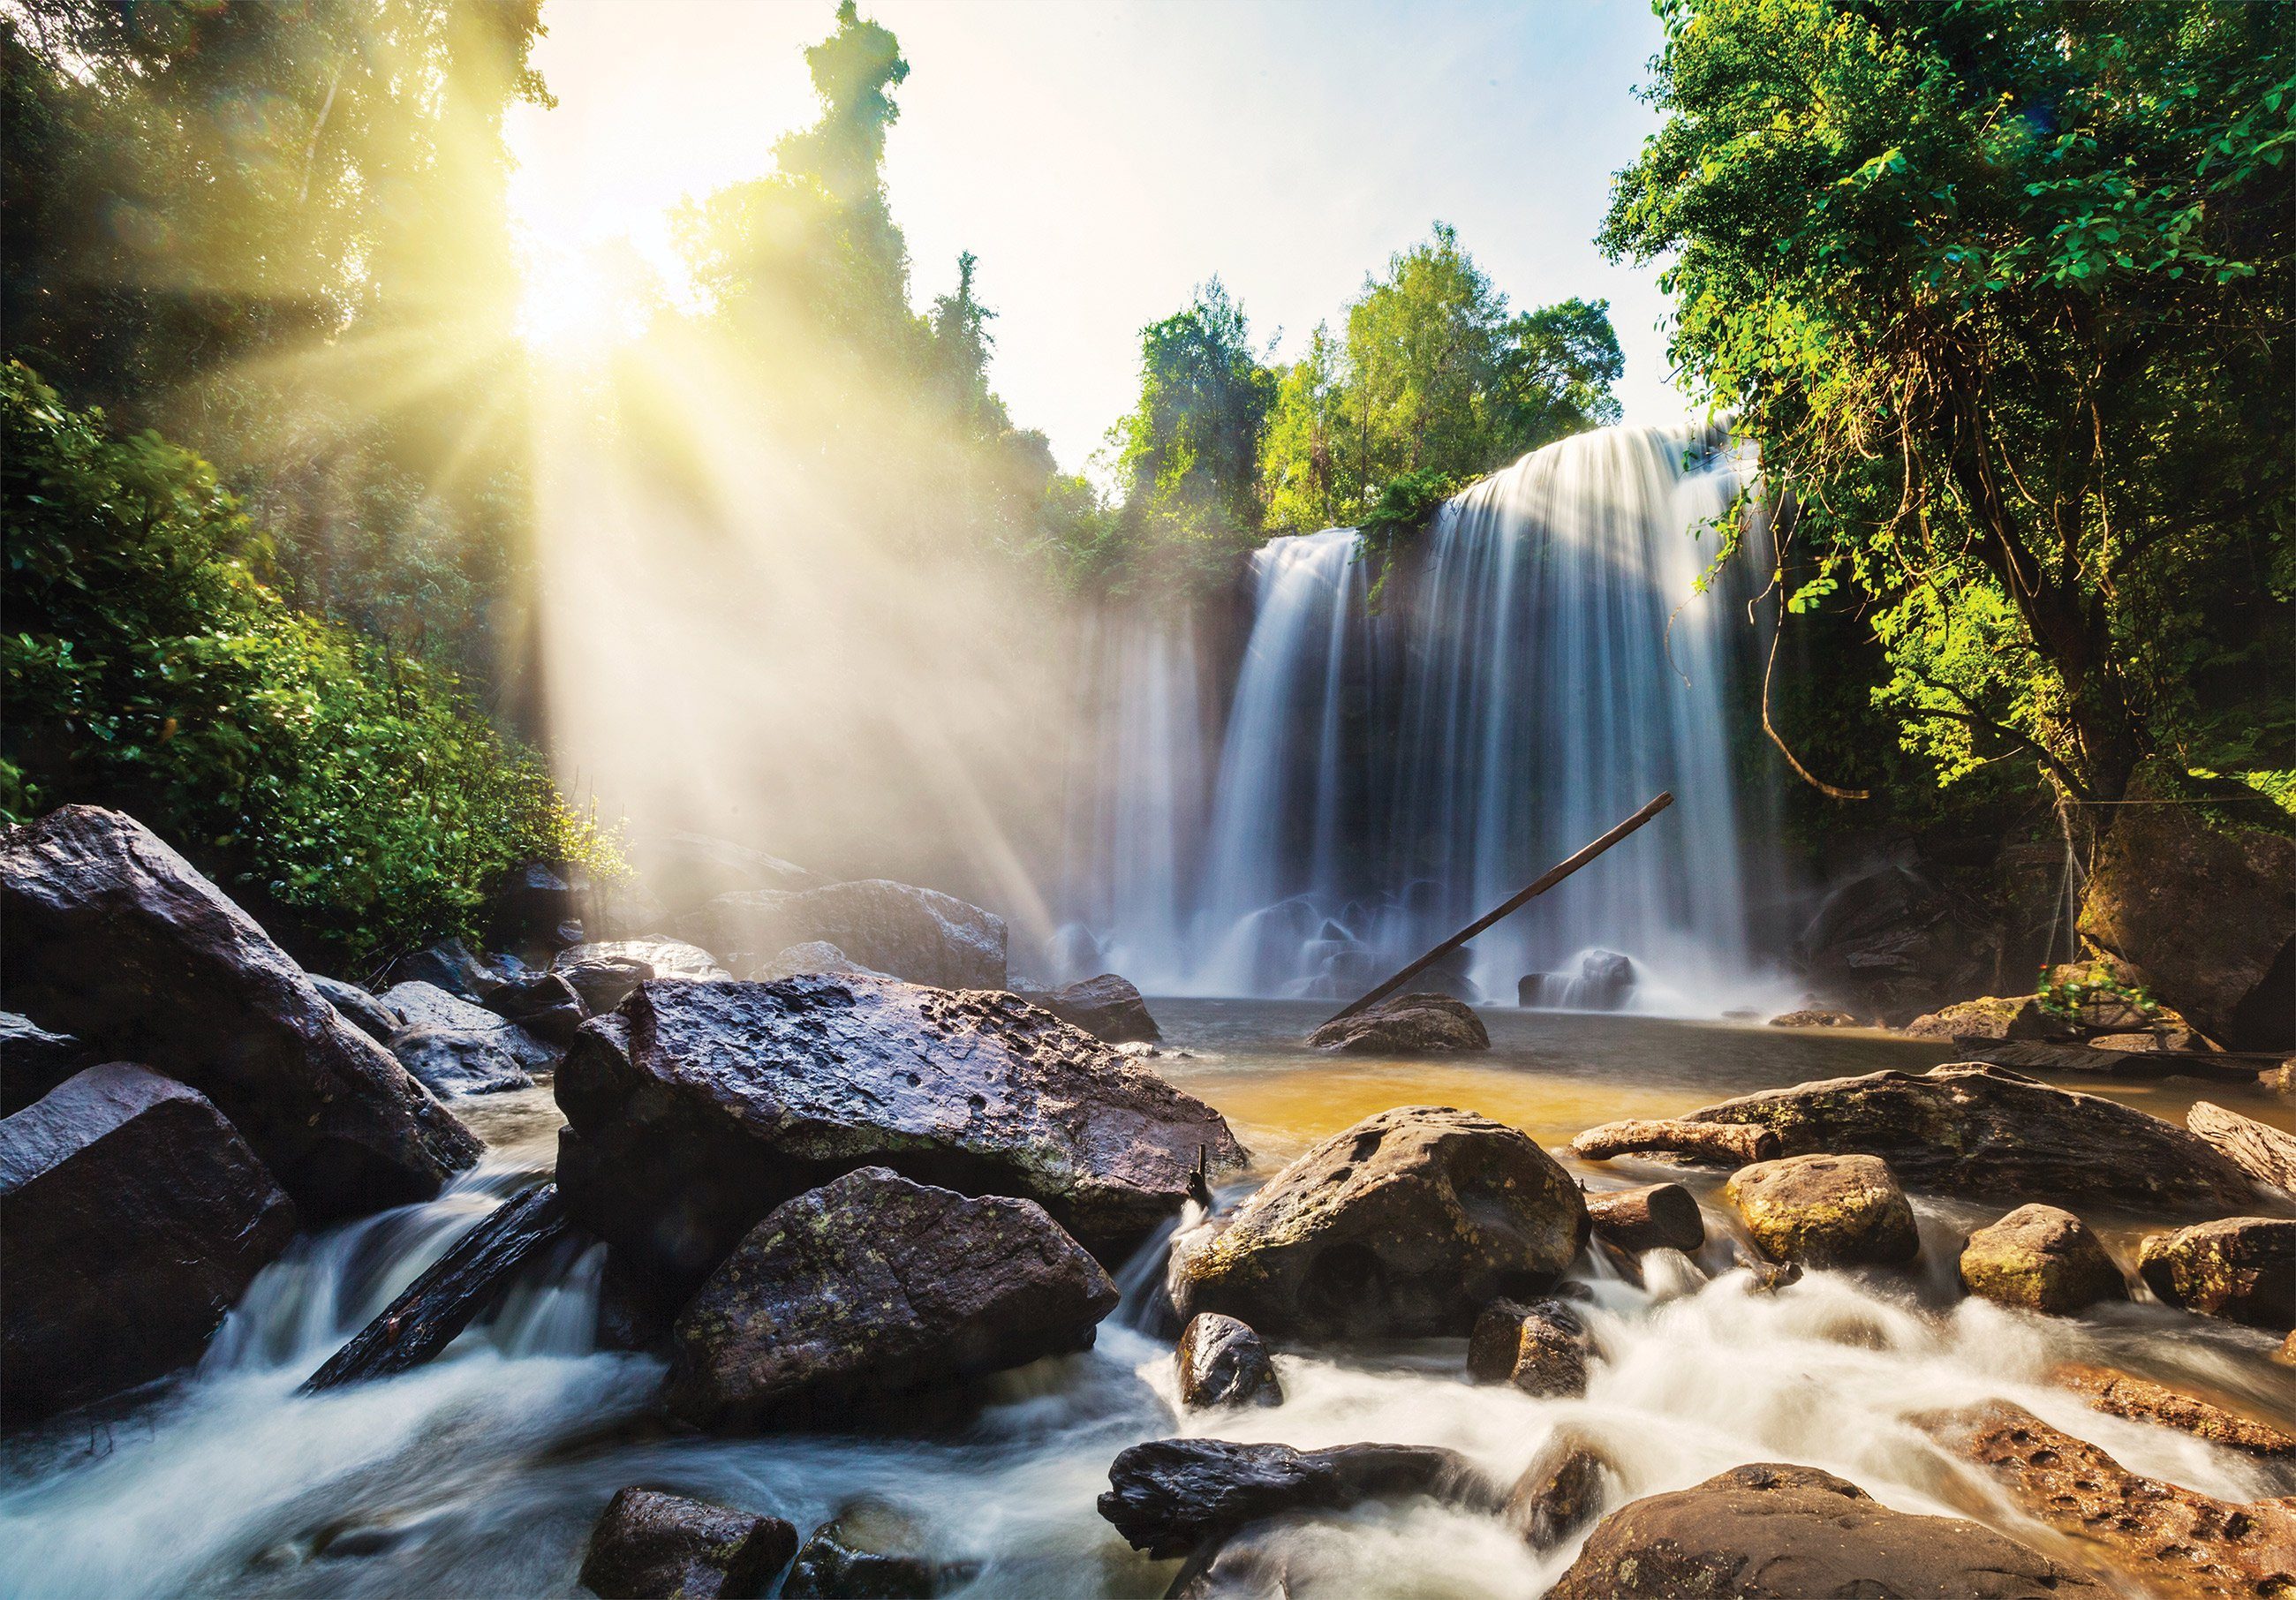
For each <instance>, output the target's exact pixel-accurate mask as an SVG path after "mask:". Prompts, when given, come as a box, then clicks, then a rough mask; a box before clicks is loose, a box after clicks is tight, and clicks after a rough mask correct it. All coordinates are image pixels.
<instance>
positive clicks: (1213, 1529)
mask: <svg viewBox="0 0 2296 1600" xmlns="http://www.w3.org/2000/svg"><path fill="white" fill-rule="evenodd" d="M1108 1482H1109V1489H1108V1492H1107V1493H1106V1494H1103V1495H1102V1496H1101V1497H1100V1514H1101V1515H1102V1516H1103V1517H1105V1518H1107V1519H1108V1521H1109V1522H1111V1523H1113V1524H1114V1525H1115V1528H1116V1530H1117V1531H1118V1532H1119V1533H1120V1534H1122V1535H1123V1536H1124V1538H1125V1539H1126V1541H1127V1542H1128V1543H1129V1544H1130V1545H1131V1546H1132V1547H1133V1548H1135V1549H1136V1550H1145V1551H1146V1552H1147V1553H1148V1554H1149V1555H1151V1556H1152V1557H1154V1558H1156V1559H1157V1560H1160V1561H1163V1560H1169V1559H1171V1558H1173V1557H1176V1556H1182V1555H1188V1554H1190V1553H1191V1552H1192V1551H1195V1550H1197V1549H1200V1548H1202V1547H1205V1546H1208V1545H1210V1544H1211V1543H1212V1542H1214V1541H1216V1540H1218V1539H1221V1538H1226V1536H1227V1535H1229V1534H1231V1533H1234V1532H1235V1531H1236V1530H1238V1529H1240V1528H1242V1527H1244V1526H1246V1525H1247V1524H1249V1523H1252V1522H1260V1521H1262V1520H1264V1519H1266V1518H1267V1517H1272V1516H1277V1515H1280V1514H1283V1513H1285V1512H1295V1511H1344V1510H1346V1509H1347V1508H1348V1507H1349V1506H1355V1505H1359V1504H1361V1503H1362V1502H1364V1501H1365V1500H1398V1499H1407V1498H1410V1497H1415V1496H1428V1497H1434V1498H1437V1499H1441V1500H1446V1501H1450V1502H1453V1503H1456V1504H1464V1505H1471V1506H1476V1507H1478V1508H1479V1509H1485V1510H1488V1509H1491V1508H1493V1507H1495V1506H1496V1505H1497V1498H1498V1497H1497V1493H1496V1491H1495V1490H1494V1489H1493V1488H1492V1486H1491V1485H1490V1484H1489V1483H1488V1481H1485V1480H1484V1479H1483V1478H1482V1476H1481V1475H1480V1473H1477V1472H1476V1471H1475V1470H1474V1468H1473V1467H1472V1466H1471V1465H1468V1463H1467V1460H1466V1458H1465V1457H1464V1456H1461V1455H1460V1454H1459V1453H1458V1452H1457V1451H1456V1450H1447V1449H1441V1448H1436V1447H1433V1446H1427V1445H1398V1444H1350V1445H1340V1446H1338V1447H1336V1448H1333V1449H1328V1450H1295V1449H1293V1448H1292V1447H1291V1446H1290V1445H1283V1444H1233V1443H1230V1442H1229V1441H1228V1440H1222V1439H1160V1440H1151V1441H1150V1442H1149V1443H1146V1444H1136V1445H1134V1446H1132V1447H1131V1448H1129V1449H1128V1450H1125V1451H1124V1452H1123V1453H1122V1454H1120V1455H1119V1456H1117V1458H1116V1460H1115V1462H1114V1463H1113V1464H1112V1465H1111V1466H1110V1467H1109V1469H1108Z"/></svg>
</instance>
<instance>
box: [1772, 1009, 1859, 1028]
mask: <svg viewBox="0 0 2296 1600" xmlns="http://www.w3.org/2000/svg"><path fill="white" fill-rule="evenodd" d="M1770 1026H1771V1027H1773V1028H1855V1027H1857V1018H1856V1017H1854V1016H1851V1015H1850V1014H1849V1013H1848V1012H1846V1011H1832V1010H1828V1009H1827V1008H1826V1007H1825V1006H1822V1005H1814V1006H1809V1007H1808V1008H1806V1009H1804V1010H1801V1011H1786V1012H1780V1013H1778V1014H1777V1015H1776V1016H1774V1017H1772V1018H1771V1019H1770Z"/></svg>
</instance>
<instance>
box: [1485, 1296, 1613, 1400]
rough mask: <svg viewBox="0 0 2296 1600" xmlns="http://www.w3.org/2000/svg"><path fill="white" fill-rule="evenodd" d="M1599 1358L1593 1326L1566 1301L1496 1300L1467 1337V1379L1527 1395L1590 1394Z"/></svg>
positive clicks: (1487, 1307) (1486, 1309)
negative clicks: (1590, 1373) (1590, 1333)
mask: <svg viewBox="0 0 2296 1600" xmlns="http://www.w3.org/2000/svg"><path fill="white" fill-rule="evenodd" d="M1594 1353H1595V1343H1594V1341H1593V1340H1592V1339H1590V1338H1588V1337H1587V1325H1586V1324H1585V1323H1583V1322H1581V1321H1579V1314H1578V1313H1577V1312H1576V1311H1573V1310H1572V1309H1570V1307H1569V1306H1567V1305H1565V1304H1563V1303H1562V1301H1559V1300H1539V1301H1532V1302H1531V1303H1530V1304H1529V1305H1520V1304H1518V1303H1516V1302H1515V1301H1511V1300H1496V1301H1492V1302H1491V1303H1490V1304H1489V1305H1488V1306H1486V1307H1484V1308H1483V1314H1482V1315H1481V1316H1480V1317H1476V1318H1475V1327H1474V1332H1473V1333H1470V1334H1469V1335H1468V1337H1467V1373H1468V1375H1469V1376H1471V1377H1472V1378H1473V1379H1474V1380H1475V1382H1477V1383H1512V1384H1513V1385H1514V1386H1515V1387H1516V1388H1517V1389H1520V1390H1521V1391H1523V1392H1524V1393H1525V1394H1534V1395H1540V1396H1559V1397H1566V1398H1569V1397H1576V1396H1579V1395H1583V1394H1585V1393H1586V1392H1587V1363H1588V1362H1589V1361H1590V1360H1591V1359H1593V1358H1594Z"/></svg>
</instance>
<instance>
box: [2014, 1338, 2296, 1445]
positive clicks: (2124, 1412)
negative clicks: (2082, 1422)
mask: <svg viewBox="0 0 2296 1600" xmlns="http://www.w3.org/2000/svg"><path fill="white" fill-rule="evenodd" d="M2049 1381H2050V1382H2051V1383H2056V1384H2058V1385H2060V1386H2061V1387H2062V1388H2066V1389H2070V1390H2071V1391H2073V1392H2074V1393H2076V1394H2078V1395H2079V1396H2080V1397H2081V1399H2084V1400H2086V1401H2087V1402H2088V1406H2089V1408H2090V1409H2091V1410H2093V1411H2102V1412H2104V1413H2106V1414H2107V1415H2112V1416H2125V1417H2128V1419H2129V1420H2130V1421H2132V1422H2140V1423H2153V1424H2156V1425H2158V1426H2160V1427H2163V1428H2174V1429H2176V1430H2177V1431H2178V1432H2183V1433H2189V1434H2191V1435H2192V1436H2193V1437H2194V1438H2195V1439H2205V1440H2208V1441H2209V1442H2210V1444H2213V1445H2221V1446H2223V1447H2224V1448H2226V1449H2227V1450H2238V1451H2239V1452H2240V1453H2241V1454H2243V1455H2244V1456H2262V1457H2263V1458H2265V1459H2266V1460H2271V1461H2287V1460H2291V1459H2296V1437H2291V1436H2290V1435H2288V1434H2286V1433H2284V1432H2281V1431H2280V1430H2279V1429H2277V1428H2276V1427H2273V1426H2272V1425H2271V1424H2268V1423H2260V1422H2258V1421H2257V1420H2256V1419H2255V1418H2253V1417H2248V1416H2242V1415H2239V1414H2238V1413H2237V1412H2233V1411H2227V1410H2226V1409H2225V1408H2224V1407H2222V1406H2219V1405H2217V1404H2216V1403H2214V1402H2213V1401H2210V1400H2204V1399H2201V1398H2200V1396H2198V1395H2194V1394H2186V1393H2185V1392H2184V1391H2181V1390H2176V1389H2171V1388H2169V1386H2168V1385H2167V1384H2165V1383H2153V1381H2152V1380H2151V1379H2150V1378H2140V1377H2137V1376H2136V1375H2134V1374H2130V1373H2125V1372H2116V1371H2114V1370H2113V1369H2112V1367H2109V1366H2089V1365H2088V1364H2087V1363H2085V1362H2079V1361H2072V1362H2067V1363H2066V1364H2065V1365H2064V1366H2060V1367H2058V1368H2057V1369H2056V1370H2055V1371H2054V1372H2053V1373H2051V1374H2049Z"/></svg>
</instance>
